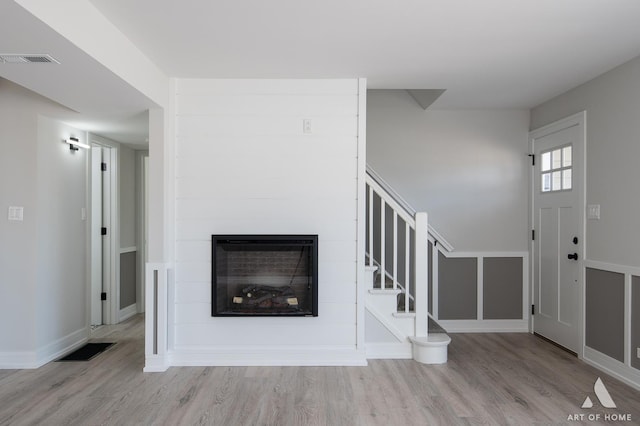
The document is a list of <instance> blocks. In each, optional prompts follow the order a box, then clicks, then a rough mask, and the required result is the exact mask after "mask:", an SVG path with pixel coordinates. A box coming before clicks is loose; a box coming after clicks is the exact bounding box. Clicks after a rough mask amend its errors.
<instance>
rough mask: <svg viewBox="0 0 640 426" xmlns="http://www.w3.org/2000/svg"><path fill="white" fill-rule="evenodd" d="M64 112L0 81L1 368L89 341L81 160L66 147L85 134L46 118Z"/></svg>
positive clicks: (27, 364)
mask: <svg viewBox="0 0 640 426" xmlns="http://www.w3.org/2000/svg"><path fill="white" fill-rule="evenodd" d="M69 113H70V112H69V111H68V110H66V109H65V108H63V107H61V106H60V105H58V104H55V103H54V102H51V101H49V100H48V99H45V98H43V97H42V96H39V95H37V94H35V93H33V92H31V91H29V90H26V89H24V88H22V87H20V86H18V85H16V84H13V83H11V82H9V81H7V80H3V79H0V147H1V148H2V152H3V154H2V155H1V156H0V213H1V216H0V368H36V367H39V366H40V365H43V364H44V363H46V362H48V361H50V360H52V359H55V357H57V356H59V355H61V354H62V352H64V351H66V350H69V349H71V348H73V347H74V346H76V345H78V344H81V343H82V342H83V341H84V340H86V338H87V336H88V322H87V316H86V299H85V297H86V288H85V283H86V269H85V261H84V259H85V256H84V253H85V251H86V239H87V234H86V226H85V225H86V223H85V222H84V221H83V220H82V216H81V213H82V212H81V209H82V208H83V207H86V187H85V181H86V157H85V154H84V153H83V152H82V151H78V152H75V153H71V152H70V150H69V146H68V145H67V144H65V143H63V140H64V139H66V138H68V137H69V136H72V135H73V136H76V137H79V138H80V139H81V140H83V139H84V138H85V136H86V135H85V134H84V132H82V131H80V130H78V129H74V128H72V127H69V126H67V125H65V124H63V123H62V122H60V121H57V120H53V119H50V118H46V117H44V115H47V116H60V115H68V114H69ZM9 206H21V207H24V220H23V221H8V220H7V209H8V207H9Z"/></svg>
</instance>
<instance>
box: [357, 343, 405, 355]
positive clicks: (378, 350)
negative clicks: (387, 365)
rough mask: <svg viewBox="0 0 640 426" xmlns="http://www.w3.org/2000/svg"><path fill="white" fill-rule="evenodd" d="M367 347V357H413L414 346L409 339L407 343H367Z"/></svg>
mask: <svg viewBox="0 0 640 426" xmlns="http://www.w3.org/2000/svg"><path fill="white" fill-rule="evenodd" d="M365 346H366V347H367V359H411V358H413V353H412V346H411V343H410V342H409V341H407V342H405V343H401V342H398V343H365Z"/></svg>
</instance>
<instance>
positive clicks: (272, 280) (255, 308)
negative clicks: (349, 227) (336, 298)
mask: <svg viewBox="0 0 640 426" xmlns="http://www.w3.org/2000/svg"><path fill="white" fill-rule="evenodd" d="M211 240H212V241H211V242H212V246H211V254H212V259H211V264H212V274H211V295H212V303H211V315H212V316H214V317H216V316H314V317H315V316H318V236H317V235H212V237H211Z"/></svg>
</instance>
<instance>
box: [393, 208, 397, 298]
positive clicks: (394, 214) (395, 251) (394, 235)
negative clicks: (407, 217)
mask: <svg viewBox="0 0 640 426" xmlns="http://www.w3.org/2000/svg"><path fill="white" fill-rule="evenodd" d="M393 289H394V290H397V289H398V212H397V211H395V210H394V211H393Z"/></svg>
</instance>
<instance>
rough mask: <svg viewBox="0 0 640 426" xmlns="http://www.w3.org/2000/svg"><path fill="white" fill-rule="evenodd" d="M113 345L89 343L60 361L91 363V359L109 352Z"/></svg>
mask: <svg viewBox="0 0 640 426" xmlns="http://www.w3.org/2000/svg"><path fill="white" fill-rule="evenodd" d="M111 345H113V343H87V344H86V345H84V346H83V347H81V348H80V349H76V350H75V351H73V352H71V353H70V354H69V355H67V356H65V357H64V358H60V359H59V360H58V361H89V360H90V359H91V358H93V357H95V356H96V355H98V354H100V353H102V352H104V351H106V350H107V348H108V347H109V346H111Z"/></svg>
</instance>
